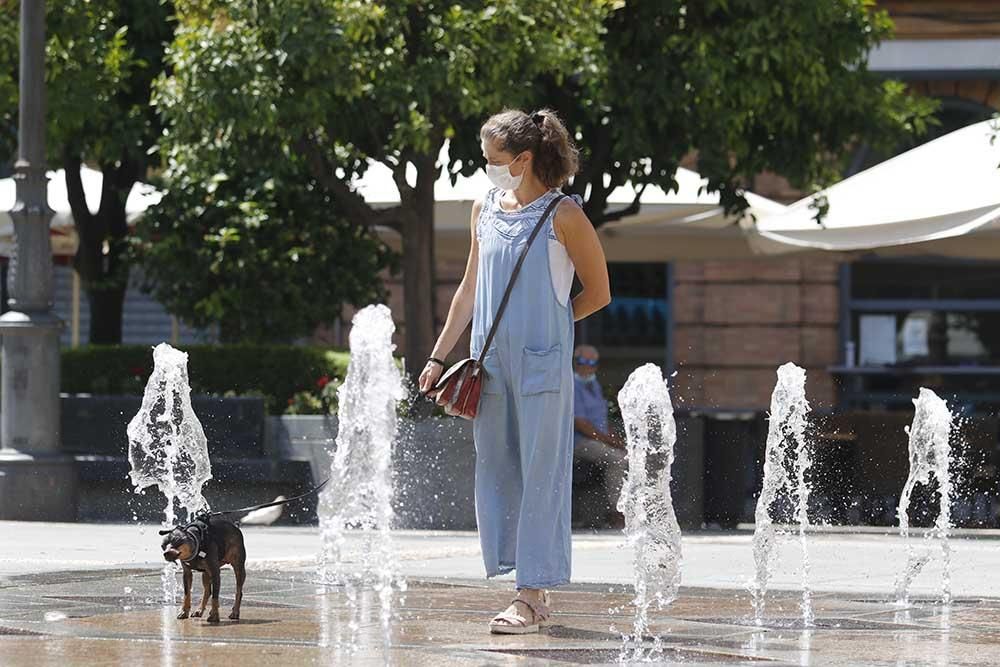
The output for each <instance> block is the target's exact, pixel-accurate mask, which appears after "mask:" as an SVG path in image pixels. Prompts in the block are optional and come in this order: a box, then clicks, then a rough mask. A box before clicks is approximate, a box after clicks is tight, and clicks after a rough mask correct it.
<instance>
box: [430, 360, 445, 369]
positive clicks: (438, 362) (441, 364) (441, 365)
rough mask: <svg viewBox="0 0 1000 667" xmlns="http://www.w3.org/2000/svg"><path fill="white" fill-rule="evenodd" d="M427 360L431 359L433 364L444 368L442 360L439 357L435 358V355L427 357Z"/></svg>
mask: <svg viewBox="0 0 1000 667" xmlns="http://www.w3.org/2000/svg"><path fill="white" fill-rule="evenodd" d="M427 361H433V362H434V363H435V364H437V365H438V366H440V367H441V368H444V362H443V361H441V360H440V359H438V358H436V357H427Z"/></svg>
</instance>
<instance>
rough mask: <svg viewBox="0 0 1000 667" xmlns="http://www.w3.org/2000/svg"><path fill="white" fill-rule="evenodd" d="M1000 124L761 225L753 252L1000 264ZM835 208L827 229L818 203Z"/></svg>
mask: <svg viewBox="0 0 1000 667" xmlns="http://www.w3.org/2000/svg"><path fill="white" fill-rule="evenodd" d="M994 127H995V123H994V122H993V121H983V122H981V123H976V124H974V125H970V126H968V127H965V128H962V129H961V130H956V131H955V132H951V133H950V134H946V135H945V136H943V137H940V138H938V139H935V140H934V141H930V142H928V143H926V144H923V145H922V146H918V147H917V148H914V149H912V150H910V151H907V152H905V153H902V154H900V155H897V156H896V157H894V158H892V159H889V160H886V161H885V162H882V163H881V164H878V165H876V166H874V167H872V168H871V169H867V170H865V171H863V172H861V173H858V174H856V175H854V176H852V177H850V178H847V179H844V180H843V181H841V182H840V183H837V184H836V185H834V186H832V187H830V188H827V189H826V190H823V191H821V192H819V193H817V194H815V195H813V196H810V197H807V198H805V199H803V200H801V201H798V202H796V203H794V204H792V205H791V206H789V207H787V208H786V209H785V210H784V211H781V212H778V213H772V214H769V215H765V216H763V217H761V218H760V219H759V220H758V222H757V224H756V228H755V229H756V233H751V235H750V241H751V243H752V244H753V246H754V248H755V249H756V250H758V251H759V252H763V253H769V254H774V253H782V252H790V251H797V250H807V249H812V250H827V251H878V252H880V253H883V254H939V255H953V256H964V257H978V258H984V257H991V258H994V259H1000V138H998V139H997V140H995V141H992V140H991V138H992V137H993V136H994V133H995V131H994ZM823 198H825V200H826V203H827V204H828V205H829V209H828V212H827V215H826V216H825V217H824V218H823V220H822V223H821V224H820V223H817V222H816V220H815V215H816V209H815V205H816V203H817V202H820V201H822V199H823Z"/></svg>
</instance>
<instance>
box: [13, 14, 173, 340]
mask: <svg viewBox="0 0 1000 667" xmlns="http://www.w3.org/2000/svg"><path fill="white" fill-rule="evenodd" d="M19 7H20V3H18V2H8V3H0V159H2V156H5V155H12V154H13V153H14V146H15V140H16V134H15V133H14V132H5V131H4V129H5V128H13V127H15V126H16V123H17V113H18V108H17V96H18V90H17V83H18V65H19V63H18V58H19V50H18V48H17V44H18V42H19ZM46 8H47V12H46V36H47V42H46V54H45V58H46V63H45V84H46V99H47V114H46V122H47V133H48V134H47V143H46V148H47V151H48V156H47V160H48V163H49V165H50V166H52V167H53V168H58V167H62V168H64V169H65V170H66V173H67V179H66V181H67V183H66V185H67V192H68V194H69V202H70V206H71V208H72V211H73V220H74V223H75V225H76V231H77V235H78V238H79V241H80V243H79V248H78V250H77V254H76V257H75V258H74V267H75V269H76V270H77V272H78V273H79V275H80V277H81V278H82V280H83V287H84V289H85V290H86V291H87V296H88V300H89V302H90V305H91V312H92V313H93V314H94V315H95V316H94V317H92V318H91V330H90V340H91V341H93V342H104V343H114V342H117V341H120V340H121V321H122V308H123V302H124V296H125V288H126V284H127V279H128V264H127V261H126V260H127V257H126V255H125V250H126V245H127V244H126V242H125V237H126V236H127V235H128V226H127V222H126V214H125V202H126V200H127V198H128V194H129V191H130V190H131V189H132V186H133V184H134V183H136V182H137V181H139V180H142V179H145V178H146V176H147V167H148V163H149V153H150V150H151V148H152V147H153V145H154V143H155V142H156V140H157V139H158V138H159V136H160V133H161V129H162V128H161V125H160V122H159V118H158V116H157V115H156V113H155V110H154V109H153V107H152V106H151V105H150V94H151V90H152V82H153V80H154V79H155V78H157V77H158V76H160V74H161V72H162V69H163V66H164V58H163V56H164V49H165V46H166V44H167V43H168V42H169V41H170V39H171V36H172V34H173V26H172V23H171V22H170V20H169V17H170V15H171V14H172V13H173V4H172V2H170V0H60V1H59V2H48V3H47V5H46ZM82 163H89V164H91V165H93V166H95V167H97V168H98V169H100V170H101V171H102V172H103V174H104V184H105V185H104V188H103V191H102V193H101V198H100V201H89V202H88V201H86V198H85V196H84V194H83V191H82V186H81V185H80V183H79V179H77V178H73V177H72V175H73V174H79V170H80V165H81V164H82ZM91 209H96V212H92V210H91Z"/></svg>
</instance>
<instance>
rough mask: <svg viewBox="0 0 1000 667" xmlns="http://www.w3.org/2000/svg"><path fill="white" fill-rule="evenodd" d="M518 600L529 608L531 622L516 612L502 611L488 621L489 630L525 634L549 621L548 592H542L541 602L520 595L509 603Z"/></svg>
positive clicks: (503, 633) (535, 630)
mask: <svg viewBox="0 0 1000 667" xmlns="http://www.w3.org/2000/svg"><path fill="white" fill-rule="evenodd" d="M517 602H520V603H521V604H523V605H524V606H526V607H527V608H528V609H530V610H531V616H532V618H531V620H532V621H533V622H532V623H529V622H528V619H526V618H525V617H523V616H521V615H520V614H518V613H517V612H508V611H506V610H505V611H502V612H500V613H499V614H497V615H496V616H494V617H493V620H492V621H490V632H492V633H493V634H497V635H527V634H531V633H534V632H538V630H539V629H540V628H543V627H545V626H547V625H549V624H550V623H551V620H550V618H551V617H552V610H550V609H549V605H548V603H549V594H548V592H543V593H542V600H541V602H533V601H531V600H527V599H525V598H522V597H520V596H519V597H516V598H514V599H513V600H511V602H510V603H511V604H512V605H513V604H515V603H517ZM516 608H517V607H515V609H516Z"/></svg>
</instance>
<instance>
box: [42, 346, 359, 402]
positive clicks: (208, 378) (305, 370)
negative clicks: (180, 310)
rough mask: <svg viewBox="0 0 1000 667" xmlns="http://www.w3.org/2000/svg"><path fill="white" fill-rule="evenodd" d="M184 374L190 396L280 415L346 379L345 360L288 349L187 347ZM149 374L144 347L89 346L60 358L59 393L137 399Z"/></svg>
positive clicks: (346, 357) (319, 351) (317, 351)
mask: <svg viewBox="0 0 1000 667" xmlns="http://www.w3.org/2000/svg"><path fill="white" fill-rule="evenodd" d="M181 349H182V350H184V351H185V352H187V353H188V374H189V376H190V381H191V388H192V391H194V393H200V394H217V395H227V394H228V395H239V396H246V395H260V396H264V397H265V398H266V402H267V410H268V413H270V414H281V413H283V412H285V411H286V410H287V409H288V407H289V402H290V401H291V400H292V399H293V397H294V396H295V395H296V394H298V393H299V392H303V391H308V392H311V391H313V390H314V389H315V388H316V387H317V382H321V381H322V378H326V379H327V381H326V382H325V383H324V384H326V386H329V385H330V384H334V385H337V384H339V383H340V381H341V380H342V379H343V378H344V377H345V376H346V374H347V364H348V361H349V355H348V353H346V352H338V351H335V350H328V349H323V348H317V347H302V346H290V345H191V346H183V347H181ZM152 370H153V355H152V352H151V350H150V348H149V347H148V346H145V345H115V346H103V345H91V346H87V347H80V348H76V349H71V350H63V353H62V391H64V392H68V393H92V394H138V393H142V390H143V387H145V386H146V381H147V380H148V379H149V374H150V373H151V372H152Z"/></svg>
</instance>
